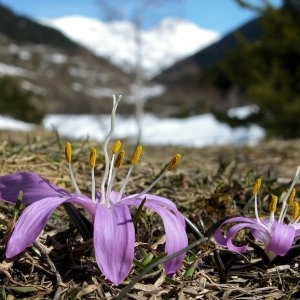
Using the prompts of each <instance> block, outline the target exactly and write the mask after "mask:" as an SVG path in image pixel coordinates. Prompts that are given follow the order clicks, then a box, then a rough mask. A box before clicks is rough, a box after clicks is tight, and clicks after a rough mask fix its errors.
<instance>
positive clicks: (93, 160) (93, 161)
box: [90, 148, 97, 168]
mask: <svg viewBox="0 0 300 300" xmlns="http://www.w3.org/2000/svg"><path fill="white" fill-rule="evenodd" d="M96 159H97V150H96V148H92V149H91V152H90V166H91V167H92V168H95V166H96Z"/></svg>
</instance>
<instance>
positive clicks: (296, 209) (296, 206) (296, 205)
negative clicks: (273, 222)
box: [293, 202, 299, 220]
mask: <svg viewBox="0 0 300 300" xmlns="http://www.w3.org/2000/svg"><path fill="white" fill-rule="evenodd" d="M298 216H299V203H298V202H294V204H293V219H294V220H297V218H298Z"/></svg>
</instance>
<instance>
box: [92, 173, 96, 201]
mask: <svg viewBox="0 0 300 300" xmlns="http://www.w3.org/2000/svg"><path fill="white" fill-rule="evenodd" d="M91 175H92V201H93V202H94V203H95V202H96V183H95V168H92V169H91Z"/></svg>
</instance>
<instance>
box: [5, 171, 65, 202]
mask: <svg viewBox="0 0 300 300" xmlns="http://www.w3.org/2000/svg"><path fill="white" fill-rule="evenodd" d="M20 191H22V192H23V198H22V201H23V203H24V204H25V205H29V204H31V203H33V202H35V201H38V200H41V199H43V198H47V197H65V196H67V195H68V194H67V192H66V191H64V190H62V189H60V188H59V187H57V186H56V185H54V184H51V183H49V182H48V181H47V180H45V179H44V178H42V177H40V176H39V175H37V174H35V173H31V172H18V173H14V174H10V175H5V176H0V199H2V200H4V201H7V202H11V203H15V202H16V200H17V196H18V194H19V192H20Z"/></svg>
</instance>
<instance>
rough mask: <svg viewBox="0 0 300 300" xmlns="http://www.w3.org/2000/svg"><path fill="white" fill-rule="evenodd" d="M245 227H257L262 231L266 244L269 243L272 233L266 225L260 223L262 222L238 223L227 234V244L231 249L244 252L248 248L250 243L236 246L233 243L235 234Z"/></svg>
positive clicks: (256, 228)
mask: <svg viewBox="0 0 300 300" xmlns="http://www.w3.org/2000/svg"><path fill="white" fill-rule="evenodd" d="M244 228H250V229H255V230H257V231H260V232H261V234H262V236H263V237H264V241H263V242H264V244H267V243H268V242H269V240H270V233H269V232H268V230H267V229H266V228H265V226H264V225H262V224H260V223H258V222H257V223H240V224H236V225H234V226H232V227H231V228H230V229H229V230H228V232H227V236H226V242H227V244H226V246H227V248H228V249H229V250H230V251H234V252H237V253H243V252H245V251H246V250H247V248H248V244H247V245H244V246H239V247H238V246H235V245H234V244H233V243H232V240H233V238H234V236H235V235H236V234H237V233H238V232H239V231H240V230H242V229H244Z"/></svg>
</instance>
